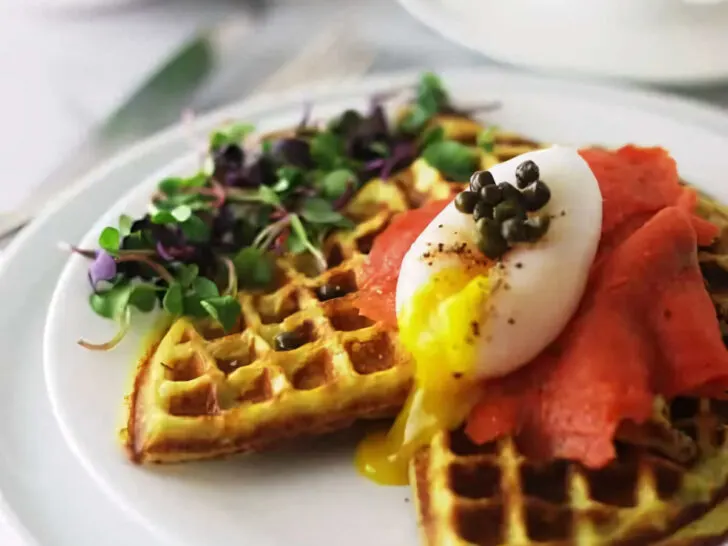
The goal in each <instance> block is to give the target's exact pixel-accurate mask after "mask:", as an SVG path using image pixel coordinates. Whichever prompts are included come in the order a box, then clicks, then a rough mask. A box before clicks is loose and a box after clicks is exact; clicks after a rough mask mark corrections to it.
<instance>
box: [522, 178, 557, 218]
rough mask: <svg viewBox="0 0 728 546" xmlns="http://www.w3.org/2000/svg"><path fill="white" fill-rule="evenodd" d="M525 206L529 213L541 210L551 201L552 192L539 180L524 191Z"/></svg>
mask: <svg viewBox="0 0 728 546" xmlns="http://www.w3.org/2000/svg"><path fill="white" fill-rule="evenodd" d="M522 195H523V206H524V207H525V208H526V210H527V211H530V212H533V211H535V210H538V209H540V208H541V207H543V206H544V205H545V204H546V203H548V202H549V199H551V190H550V189H549V187H548V186H547V185H546V184H545V183H543V182H542V181H541V180H537V181H536V182H534V183H533V184H531V185H530V186H528V187H527V188H526V189H525V190H523V193H522Z"/></svg>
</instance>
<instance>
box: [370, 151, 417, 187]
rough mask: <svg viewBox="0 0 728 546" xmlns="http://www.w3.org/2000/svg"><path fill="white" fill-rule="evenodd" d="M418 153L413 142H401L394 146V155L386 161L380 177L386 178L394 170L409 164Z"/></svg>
mask: <svg viewBox="0 0 728 546" xmlns="http://www.w3.org/2000/svg"><path fill="white" fill-rule="evenodd" d="M416 153H417V150H416V148H415V145H414V144H413V143H411V142H400V143H399V144H397V145H396V146H395V147H394V152H393V154H392V157H390V158H389V159H387V161H386V162H385V164H384V166H383V167H382V170H381V172H380V173H379V177H380V178H382V179H385V180H386V179H387V178H389V177H390V176H391V175H392V173H393V172H394V171H396V170H398V169H401V168H403V167H404V166H406V165H409V164H410V163H411V162H412V160H414V158H415V154H416Z"/></svg>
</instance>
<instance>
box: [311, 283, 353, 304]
mask: <svg viewBox="0 0 728 546" xmlns="http://www.w3.org/2000/svg"><path fill="white" fill-rule="evenodd" d="M345 295H346V289H345V288H344V287H343V286H341V285H340V284H324V285H321V286H319V287H318V288H317V289H316V296H317V297H318V299H319V300H320V301H327V300H332V299H334V298H340V297H341V296H345Z"/></svg>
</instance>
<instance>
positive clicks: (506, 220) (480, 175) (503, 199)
mask: <svg viewBox="0 0 728 546" xmlns="http://www.w3.org/2000/svg"><path fill="white" fill-rule="evenodd" d="M540 175H541V173H540V171H539V168H538V165H536V164H535V163H534V162H533V161H531V160H530V159H529V160H526V161H524V162H523V163H521V164H520V165H518V167H516V183H517V184H518V187H515V186H513V185H511V184H509V183H508V182H501V183H500V184H496V182H495V179H494V178H493V175H492V174H491V173H490V172H489V171H478V172H476V173H474V174H473V176H472V177H471V178H470V189H469V190H466V191H464V192H462V193H460V194H458V196H457V197H456V198H455V207H456V208H457V209H458V210H459V211H460V212H462V213H464V214H472V215H473V219H474V220H475V225H476V228H477V242H478V248H479V249H480V251H481V252H482V253H483V254H485V255H486V256H487V257H488V258H490V259H492V260H495V259H497V258H500V257H501V256H503V254H505V253H506V252H507V251H508V249H509V248H511V247H512V246H513V245H515V244H517V243H533V242H536V241H538V240H539V239H540V238H541V237H543V236H544V234H545V233H546V232H547V231H548V228H549V223H550V217H549V216H548V215H547V214H533V213H535V212H536V211H538V210H540V209H541V208H543V207H544V205H546V203H548V202H549V199H551V190H549V187H548V186H547V185H546V184H545V183H544V182H543V181H542V180H540V179H539V177H540ZM529 213H531V214H530V215H529Z"/></svg>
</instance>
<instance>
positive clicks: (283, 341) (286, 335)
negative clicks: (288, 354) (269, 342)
mask: <svg viewBox="0 0 728 546" xmlns="http://www.w3.org/2000/svg"><path fill="white" fill-rule="evenodd" d="M273 342H274V344H275V349H276V351H292V350H293V349H298V348H299V347H300V346H301V345H303V339H302V338H301V336H300V335H298V334H297V333H296V332H281V333H280V334H278V335H277V336H276V337H275V339H274V340H273Z"/></svg>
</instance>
